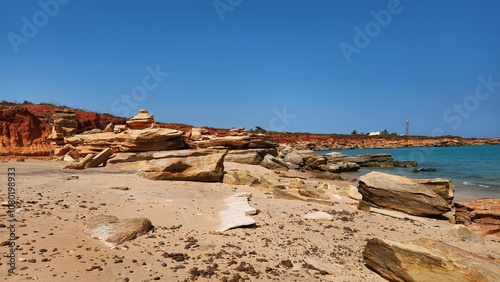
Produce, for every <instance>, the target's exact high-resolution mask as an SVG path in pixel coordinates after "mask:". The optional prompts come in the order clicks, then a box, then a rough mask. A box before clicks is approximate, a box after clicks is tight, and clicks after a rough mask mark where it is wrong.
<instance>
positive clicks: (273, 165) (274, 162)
mask: <svg viewBox="0 0 500 282" xmlns="http://www.w3.org/2000/svg"><path fill="white" fill-rule="evenodd" d="M260 165H261V166H263V167H266V168H268V169H271V170H277V171H287V170H288V167H287V166H286V163H284V162H283V161H282V160H280V159H279V158H276V157H274V156H272V155H270V154H267V155H266V156H265V157H264V159H263V160H262V163H261V164H260Z"/></svg>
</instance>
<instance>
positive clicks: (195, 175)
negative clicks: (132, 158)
mask: <svg viewBox="0 0 500 282" xmlns="http://www.w3.org/2000/svg"><path fill="white" fill-rule="evenodd" d="M226 153H227V151H226V150H220V151H214V150H182V151H181V154H182V156H180V154H173V155H172V154H168V151H166V152H165V154H166V155H165V157H164V158H161V159H154V160H151V161H149V162H148V163H147V165H145V166H143V167H142V168H141V169H140V170H139V172H138V175H139V176H141V177H144V178H147V179H151V180H184V181H202V182H220V181H221V180H222V177H223V175H224V157H225V155H226Z"/></svg>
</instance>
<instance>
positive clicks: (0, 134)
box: [0, 106, 51, 156]
mask: <svg viewBox="0 0 500 282" xmlns="http://www.w3.org/2000/svg"><path fill="white" fill-rule="evenodd" d="M50 130H51V128H50V126H48V125H45V124H43V123H42V122H41V121H40V120H39V119H38V118H37V117H36V116H35V115H33V114H32V113H31V112H29V111H28V110H27V109H25V108H24V107H21V106H0V154H2V155H10V154H13V155H25V156H30V155H31V156H43V155H48V154H50V151H51V146H50V143H49V142H48V141H46V140H45V137H46V136H47V135H49V133H50Z"/></svg>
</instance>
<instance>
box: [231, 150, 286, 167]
mask: <svg viewBox="0 0 500 282" xmlns="http://www.w3.org/2000/svg"><path fill="white" fill-rule="evenodd" d="M268 154H269V155H271V156H272V155H277V152H276V148H264V149H245V150H229V151H228V152H227V155H226V158H225V161H227V162H233V163H240V164H252V165H259V164H261V163H262V161H263V160H264V157H265V156H266V155H268Z"/></svg>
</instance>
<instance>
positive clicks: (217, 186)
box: [0, 159, 500, 281]
mask: <svg viewBox="0 0 500 282" xmlns="http://www.w3.org/2000/svg"><path fill="white" fill-rule="evenodd" d="M64 165H65V163H64V162H58V161H41V160H30V159H28V160H26V161H25V162H16V161H14V160H11V161H8V162H2V163H0V170H1V171H4V173H3V175H1V181H2V183H7V168H9V167H15V169H16V188H17V190H16V197H17V199H18V202H19V208H22V209H21V210H18V212H17V213H16V214H15V218H16V220H17V223H16V230H15V232H16V235H17V236H19V238H18V239H17V241H16V242H17V245H18V246H19V248H18V249H17V250H16V252H15V255H16V273H17V274H15V275H11V276H8V269H9V266H8V265H7V261H8V258H7V256H8V255H9V247H8V246H5V245H4V246H2V247H1V250H2V259H1V265H0V268H1V269H2V270H1V271H0V277H2V279H3V280H4V281H25V280H40V281H89V280H94V281H153V280H159V281H193V280H197V281H385V280H384V279H383V278H381V277H380V276H379V275H378V274H376V273H375V272H373V271H371V270H370V269H368V268H367V267H366V266H365V265H364V263H363V256H362V252H363V249H364V247H365V245H366V240H367V239H370V238H373V237H381V238H386V239H390V240H395V241H402V240H409V239H418V238H431V239H436V240H441V241H443V242H446V243H448V244H451V245H453V246H456V247H459V248H461V249H464V250H466V251H470V252H473V253H476V254H479V255H481V256H484V257H489V258H490V259H491V258H493V259H496V261H497V262H498V260H499V258H500V248H499V246H500V240H499V239H498V237H496V236H487V237H486V238H485V245H481V244H475V243H471V242H462V241H460V240H458V239H457V238H454V237H451V236H449V235H448V231H449V230H450V228H451V227H452V224H450V223H448V222H447V221H439V220H432V219H422V221H412V220H402V219H396V218H392V217H388V216H383V215H380V214H372V213H367V212H364V211H358V209H357V201H355V200H352V199H349V198H347V197H341V198H340V199H335V201H334V205H333V206H326V205H321V204H315V203H306V202H302V201H292V200H281V199H273V198H272V194H271V193H269V192H266V191H263V190H260V189H257V188H251V187H248V186H243V185H239V186H235V185H227V184H222V183H199V182H184V181H151V180H147V179H143V178H140V177H138V176H136V174H135V171H134V170H132V169H130V170H127V169H118V168H111V167H104V168H102V167H101V168H91V169H87V170H81V171H74V170H63V169H62V168H63V166H64ZM235 168H238V169H248V170H252V172H253V173H265V172H266V171H267V169H265V168H262V167H260V166H252V165H243V164H234V163H226V164H225V169H226V170H228V169H235ZM297 173H298V174H299V172H297ZM304 177H307V175H306V174H304ZM306 181H317V180H312V179H310V178H307V179H306ZM323 181H326V180H323ZM329 182H331V183H334V184H336V185H338V186H342V185H349V184H351V182H350V181H342V180H336V181H333V180H329ZM117 187H118V189H117ZM123 187H128V188H129V190H123V189H124V188H123ZM238 192H251V193H252V197H251V199H250V202H249V204H250V206H252V207H254V208H256V209H257V210H258V214H257V215H254V216H252V217H253V218H254V219H255V220H256V224H255V226H252V227H247V228H236V229H231V230H228V231H225V232H215V231H216V230H217V228H218V226H219V224H220V220H219V216H218V213H219V212H220V211H221V210H224V209H226V208H227V207H226V204H225V203H224V202H223V199H224V198H226V197H229V196H231V195H234V194H236V193H238ZM0 200H1V201H2V202H4V201H6V200H7V190H6V189H2V191H1V192H0ZM315 211H324V212H327V213H329V214H331V215H332V216H333V217H334V220H333V221H317V220H309V219H304V218H303V217H304V215H306V214H307V213H310V212H315ZM99 214H106V215H114V216H117V217H119V218H132V217H145V218H148V219H150V220H151V222H152V224H153V225H154V226H155V228H154V230H153V231H150V232H149V233H147V234H145V235H143V236H140V237H138V238H136V239H134V240H132V241H128V242H125V243H123V244H121V245H118V247H117V248H115V249H111V248H109V247H107V246H106V245H104V244H103V243H102V242H101V241H99V240H98V239H94V238H91V237H90V236H88V235H86V234H84V233H83V232H82V231H83V229H84V228H85V223H86V220H87V219H88V218H89V217H91V216H94V215H99ZM0 220H1V223H2V224H4V225H5V226H8V222H7V220H8V217H7V216H6V214H5V212H4V211H2V213H1V217H0ZM4 225H2V226H4ZM8 236H9V230H8V228H0V238H2V241H5V240H6V239H7V238H8ZM311 261H314V262H316V263H322V264H326V265H328V266H329V267H330V269H333V270H335V273H334V274H327V273H326V272H324V271H319V270H317V269H314V267H311V264H310V263H306V262H311Z"/></svg>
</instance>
